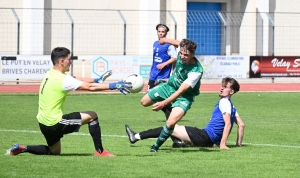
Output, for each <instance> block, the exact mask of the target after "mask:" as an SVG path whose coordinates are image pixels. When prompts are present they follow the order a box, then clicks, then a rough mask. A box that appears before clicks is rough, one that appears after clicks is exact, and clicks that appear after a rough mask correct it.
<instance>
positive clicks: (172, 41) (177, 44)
mask: <svg viewBox="0 0 300 178" xmlns="http://www.w3.org/2000/svg"><path fill="white" fill-rule="evenodd" d="M164 43H170V44H172V45H174V46H175V47H176V48H178V46H179V44H180V41H178V40H173V39H169V38H160V39H159V44H164Z"/></svg>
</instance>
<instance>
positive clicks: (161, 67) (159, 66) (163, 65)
mask: <svg viewBox="0 0 300 178" xmlns="http://www.w3.org/2000/svg"><path fill="white" fill-rule="evenodd" d="M165 66H166V65H165V63H162V64H158V65H157V66H156V68H157V69H159V70H161V69H163V68H164V67H165Z"/></svg>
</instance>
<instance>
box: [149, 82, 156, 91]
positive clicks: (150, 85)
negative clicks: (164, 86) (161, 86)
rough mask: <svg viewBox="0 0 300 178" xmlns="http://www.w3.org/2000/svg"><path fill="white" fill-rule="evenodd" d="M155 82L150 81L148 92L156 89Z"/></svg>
mask: <svg viewBox="0 0 300 178" xmlns="http://www.w3.org/2000/svg"><path fill="white" fill-rule="evenodd" d="M154 84H155V81H153V80H149V82H148V91H149V89H151V88H153V87H155V85H154Z"/></svg>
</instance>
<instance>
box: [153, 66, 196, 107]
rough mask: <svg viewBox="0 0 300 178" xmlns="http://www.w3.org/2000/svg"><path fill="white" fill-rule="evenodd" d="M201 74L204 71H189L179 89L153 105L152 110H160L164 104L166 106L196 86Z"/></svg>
mask: <svg viewBox="0 0 300 178" xmlns="http://www.w3.org/2000/svg"><path fill="white" fill-rule="evenodd" d="M201 76H202V73H200V72H190V73H188V78H187V79H186V80H185V81H184V82H183V83H182V84H181V85H180V87H179V88H178V90H177V91H176V92H174V93H173V94H172V95H171V96H170V97H169V98H167V99H165V100H163V101H161V102H157V103H155V104H154V105H153V108H152V110H154V111H158V110H160V109H162V108H163V107H164V106H166V105H167V104H169V103H171V102H173V101H175V100H176V99H177V98H179V97H180V96H181V95H182V94H183V93H184V92H186V91H187V90H188V89H189V88H193V87H195V85H196V84H197V82H198V81H199V80H200V78H201Z"/></svg>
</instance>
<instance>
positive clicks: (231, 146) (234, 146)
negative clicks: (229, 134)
mask: <svg viewBox="0 0 300 178" xmlns="http://www.w3.org/2000/svg"><path fill="white" fill-rule="evenodd" d="M227 146H228V147H229V148H240V147H248V146H250V145H242V146H236V145H227Z"/></svg>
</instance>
